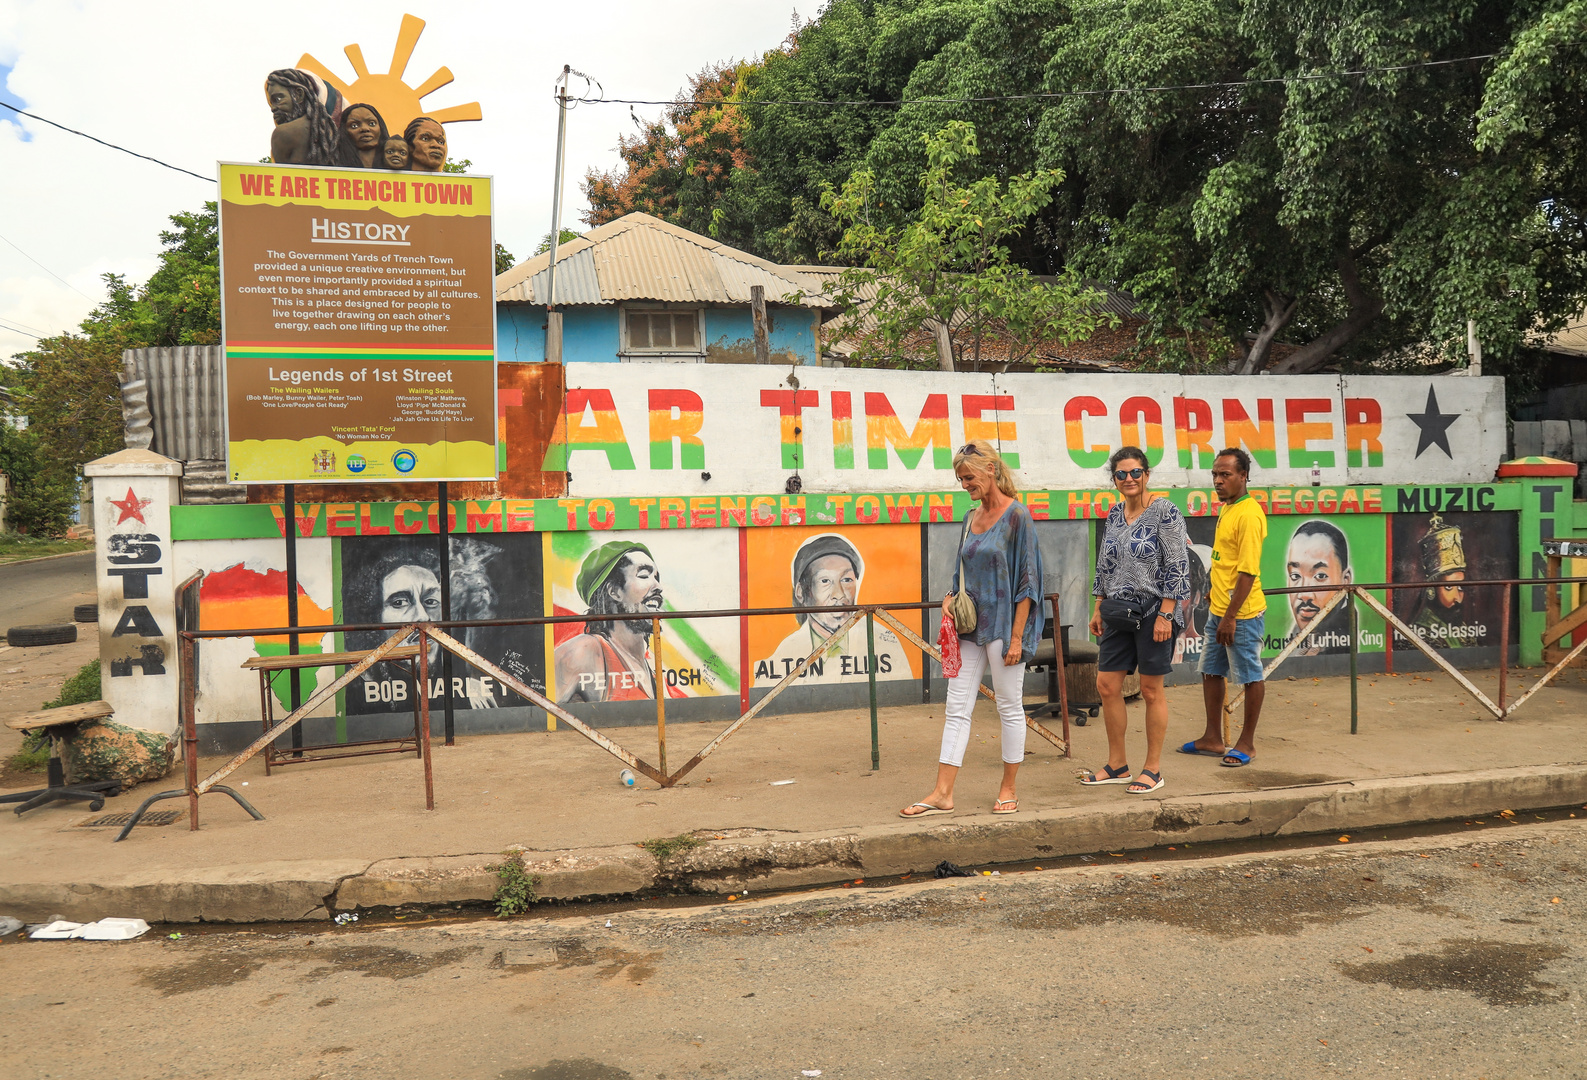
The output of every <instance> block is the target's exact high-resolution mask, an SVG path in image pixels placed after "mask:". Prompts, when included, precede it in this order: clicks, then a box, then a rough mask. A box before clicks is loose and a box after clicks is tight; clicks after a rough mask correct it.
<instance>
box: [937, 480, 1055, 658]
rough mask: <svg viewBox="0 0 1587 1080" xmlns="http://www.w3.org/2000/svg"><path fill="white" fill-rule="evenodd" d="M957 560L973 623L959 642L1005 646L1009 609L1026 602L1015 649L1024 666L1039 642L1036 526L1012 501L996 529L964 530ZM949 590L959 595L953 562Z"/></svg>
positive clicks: (1010, 625) (1011, 613)
mask: <svg viewBox="0 0 1587 1080" xmlns="http://www.w3.org/2000/svg"><path fill="white" fill-rule="evenodd" d="M974 512H975V511H973V510H972V511H971V513H974ZM963 560H964V577H965V588H966V589H968V590H969V593H970V599H972V600H974V601H975V614H976V624H975V629H974V630H972V631H971V632H970V633H968V634H964V635H962V639H963V640H964V641H968V642H972V643H975V644H978V645H990V644H991V643H992V642H994V641H1001V642H1003V643H1004V645H1005V647H1006V646H1007V642H1008V639H1009V636H1010V635H1011V634H1012V633H1013V631H1014V608H1015V607H1017V606H1018V605H1019V602H1020V601H1021V600H1029V601H1030V614H1029V615H1028V616H1026V618H1025V636H1024V637H1023V638H1021V639H1020V649H1021V651H1022V652H1023V653H1024V656H1025V661H1026V662H1028V661H1029V660H1030V658H1031V656H1033V655H1035V652H1036V643H1037V642H1039V641H1040V640H1041V628H1042V625H1043V610H1042V599H1041V584H1042V565H1041V547H1040V546H1039V545H1038V544H1037V543H1036V523H1035V522H1034V521H1032V520H1031V516H1030V511H1029V510H1027V509H1025V504H1024V503H1022V502H1019V501H1018V500H1016V501H1015V502H1014V504H1013V505H1012V506H1010V507H1009V508H1008V509H1007V510H1005V511H1003V516H1002V517H1000V518H998V519H997V523H996V524H994V525H993V526H992V527H991V528H990V529H988V530H986V532H984V533H981V534H980V535H977V534H976V533H974V532H972V531H968V530H966V532H965V534H964V547H963ZM953 591H954V592H958V591H959V566H958V564H957V563H955V564H954V567H953Z"/></svg>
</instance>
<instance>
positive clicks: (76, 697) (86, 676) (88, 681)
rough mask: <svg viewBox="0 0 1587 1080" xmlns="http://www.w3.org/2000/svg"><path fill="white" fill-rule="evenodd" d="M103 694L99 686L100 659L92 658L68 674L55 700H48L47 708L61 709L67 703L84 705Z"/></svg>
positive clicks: (96, 699) (45, 705)
mask: <svg viewBox="0 0 1587 1080" xmlns="http://www.w3.org/2000/svg"><path fill="white" fill-rule="evenodd" d="M100 696H101V693H100V686H99V661H98V660H90V661H88V663H86V664H84V665H83V666H82V667H80V668H78V669H77V672H76V673H75V674H73V675H68V676H67V677H66V681H65V682H63V683H61V692H60V694H59V695H58V696H57V697H56V698H55V700H54V701H46V702H45V703H44V707H45V708H46V709H61V708H65V707H66V706H67V705H82V704H85V703H87V702H90V701H98V700H99V698H100Z"/></svg>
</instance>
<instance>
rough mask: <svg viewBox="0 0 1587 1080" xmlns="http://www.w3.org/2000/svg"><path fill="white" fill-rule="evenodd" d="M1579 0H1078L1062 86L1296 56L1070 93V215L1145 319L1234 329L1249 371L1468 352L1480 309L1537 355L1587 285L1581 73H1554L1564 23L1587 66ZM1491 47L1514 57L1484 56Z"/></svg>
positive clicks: (1045, 157) (1514, 353)
mask: <svg viewBox="0 0 1587 1080" xmlns="http://www.w3.org/2000/svg"><path fill="white" fill-rule="evenodd" d="M1570 6H1571V5H1556V4H1547V5H1545V4H1537V3H1532V2H1514V0H1512V2H1508V3H1491V4H1481V5H1477V4H1471V5H1458V6H1450V5H1443V4H1398V3H1394V4H1391V3H1385V2H1382V0H1342V2H1341V0H1301V2H1299V3H1294V2H1285V3H1278V2H1277V0H1245V2H1244V3H1233V2H1228V0H1173V2H1169V0H1130V2H1128V3H1125V2H1124V0H1079V2H1076V3H1075V4H1074V5H1073V9H1072V10H1073V26H1072V28H1071V30H1070V31H1069V32H1067V33H1065V34H1064V35H1061V36H1060V37H1055V38H1054V41H1055V44H1056V45H1057V48H1056V49H1055V51H1054V54H1053V57H1052V61H1051V63H1050V64H1049V66H1048V72H1047V81H1046V88H1047V89H1048V90H1049V91H1053V92H1057V91H1060V90H1076V89H1078V90H1097V91H1100V90H1104V89H1112V88H1118V87H1152V86H1165V85H1186V84H1203V85H1204V84H1220V83H1233V82H1241V81H1244V80H1250V79H1269V80H1281V81H1279V82H1275V83H1267V84H1262V85H1244V86H1234V87H1230V86H1217V85H1213V86H1210V87H1208V88H1206V89H1192V90H1178V91H1171V92H1148V93H1132V94H1097V95H1095V96H1091V97H1069V98H1065V99H1063V100H1061V101H1059V102H1057V103H1056V104H1054V105H1052V106H1051V107H1049V108H1048V109H1047V110H1046V111H1045V113H1044V115H1043V117H1042V123H1041V130H1040V133H1039V146H1040V157H1039V161H1040V163H1041V164H1043V165H1047V166H1055V167H1060V168H1063V169H1064V170H1065V171H1066V172H1067V173H1068V174H1069V176H1070V177H1071V181H1072V183H1071V184H1070V185H1068V186H1066V190H1065V191H1064V193H1063V194H1062V195H1061V196H1060V198H1059V200H1058V205H1059V207H1060V209H1061V213H1060V214H1059V215H1058V217H1057V218H1056V219H1055V220H1056V221H1057V222H1059V228H1060V230H1061V231H1060V232H1059V234H1058V235H1057V236H1056V237H1055V241H1056V242H1057V243H1059V244H1060V245H1062V246H1063V247H1064V248H1065V249H1066V260H1067V261H1068V263H1069V264H1070V265H1072V266H1075V267H1077V268H1078V269H1080V270H1081V271H1082V272H1083V273H1088V274H1094V275H1096V276H1099V277H1102V278H1103V279H1105V280H1108V281H1110V282H1112V283H1115V284H1117V285H1118V286H1119V287H1121V288H1123V289H1126V290H1128V291H1130V292H1131V293H1133V294H1134V295H1135V297H1136V299H1137V301H1138V303H1139V304H1140V306H1141V308H1142V310H1143V311H1144V312H1145V313H1146V314H1147V315H1148V317H1149V321H1148V324H1147V327H1146V330H1145V331H1144V334H1143V337H1144V338H1145V339H1146V340H1148V341H1154V342H1161V343H1171V342H1172V341H1173V339H1174V338H1175V337H1176V336H1181V335H1186V334H1190V333H1194V332H1196V331H1203V332H1205V331H1207V330H1216V331H1218V332H1219V333H1221V334H1223V335H1226V336H1227V337H1228V338H1229V339H1230V340H1231V341H1232V342H1233V343H1234V346H1235V349H1234V352H1235V362H1234V365H1233V370H1236V371H1242V372H1254V371H1271V372H1275V373H1298V372H1306V371H1316V370H1320V369H1322V368H1324V367H1325V366H1341V367H1344V368H1346V369H1357V368H1361V367H1366V366H1371V367H1375V368H1376V369H1378V370H1396V369H1400V368H1405V369H1421V366H1422V365H1424V364H1425V363H1426V362H1427V361H1428V360H1429V359H1443V360H1445V361H1454V362H1459V358H1460V356H1461V354H1462V353H1463V351H1464V340H1465V332H1466V323H1467V320H1468V319H1472V320H1475V322H1476V324H1477V329H1478V334H1479V337H1480V338H1481V339H1482V341H1483V345H1484V351H1485V353H1486V354H1487V355H1488V356H1490V357H1493V358H1494V359H1496V360H1499V361H1500V362H1501V363H1503V362H1506V361H1511V362H1513V361H1514V360H1515V359H1516V358H1518V357H1520V356H1522V355H1523V350H1524V348H1525V345H1526V342H1527V340H1528V338H1529V336H1530V335H1531V334H1533V333H1534V332H1535V331H1536V330H1537V329H1539V328H1543V329H1548V328H1552V327H1556V326H1558V325H1560V324H1561V322H1562V321H1563V320H1564V319H1565V318H1567V317H1568V316H1569V315H1572V314H1574V313H1575V312H1576V311H1579V310H1580V307H1581V303H1582V299H1583V298H1584V297H1587V276H1584V271H1587V266H1584V264H1583V261H1582V259H1581V257H1580V252H1581V250H1582V229H1581V227H1580V221H1581V214H1582V209H1583V207H1584V200H1583V197H1582V196H1583V190H1582V184H1583V181H1582V170H1581V165H1582V164H1583V163H1582V161H1581V160H1580V157H1581V152H1580V150H1579V149H1577V147H1579V146H1580V136H1581V132H1580V127H1581V124H1582V120H1581V111H1580V109H1579V108H1577V107H1575V105H1574V98H1571V97H1570V90H1569V89H1567V88H1568V87H1572V86H1573V85H1574V84H1573V78H1574V76H1569V75H1566V76H1564V77H1563V78H1562V79H1557V80H1551V79H1548V78H1544V79H1542V80H1541V81H1539V78H1537V77H1535V76H1534V75H1533V72H1534V69H1535V68H1536V67H1538V66H1539V64H1540V61H1539V59H1538V58H1539V56H1540V55H1542V53H1547V52H1548V50H1549V49H1550V48H1553V49H1554V50H1555V51H1556V53H1558V52H1560V50H1562V49H1563V50H1564V51H1563V53H1561V54H1560V55H1561V59H1562V60H1566V59H1568V60H1569V61H1570V62H1569V63H1568V64H1566V65H1565V67H1567V68H1570V67H1573V66H1574V67H1577V68H1579V65H1580V53H1581V47H1580V45H1581V37H1580V36H1579V35H1576V36H1575V37H1574V39H1573V44H1571V45H1570V46H1569V48H1568V49H1567V48H1565V46H1564V43H1565V41H1566V40H1567V39H1570V38H1571V35H1570V33H1569V32H1568V31H1567V32H1563V33H1555V34H1554V37H1553V40H1554V44H1553V46H1544V45H1542V44H1541V43H1540V41H1539V38H1540V37H1541V38H1548V37H1549V30H1548V29H1547V28H1548V27H1551V26H1552V27H1556V28H1557V27H1560V26H1561V25H1562V23H1561V21H1560V19H1559V18H1557V17H1556V16H1557V15H1558V14H1559V9H1560V8H1568V7H1570ZM1567 22H1568V20H1567ZM1538 50H1542V53H1540V52H1539V51H1538ZM1491 53H1499V54H1501V56H1503V57H1505V58H1506V59H1503V60H1501V61H1500V62H1499V63H1498V64H1497V65H1495V66H1494V67H1493V70H1492V72H1491V76H1490V73H1489V72H1487V71H1485V70H1484V66H1483V64H1482V63H1481V62H1477V61H1469V60H1465V59H1463V58H1465V57H1471V56H1477V55H1482V54H1491ZM1550 55H1553V54H1550ZM1429 62H1432V66H1429ZM1349 71H1356V72H1361V73H1360V74H1355V75H1347V76H1340V75H1338V74H1336V73H1339V72H1349ZM1490 78H1491V79H1492V80H1494V82H1493V83H1492V89H1491V90H1490ZM1562 90H1563V91H1565V93H1564V96H1563V97H1560V98H1558V101H1559V102H1560V103H1564V102H1565V101H1566V100H1569V101H1570V102H1571V107H1570V108H1568V109H1565V110H1559V111H1557V112H1555V113H1554V116H1555V119H1554V120H1553V121H1548V120H1546V119H1545V118H1546V117H1547V116H1548V115H1549V110H1548V109H1546V108H1534V106H1543V105H1546V104H1547V102H1546V101H1545V100H1543V99H1546V98H1547V97H1548V96H1549V95H1550V94H1558V93H1559V92H1560V91H1562ZM1529 103H1530V104H1529ZM1534 113H1535V114H1536V115H1537V117H1538V120H1536V121H1533V120H1530V119H1528V120H1527V121H1526V123H1522V122H1521V118H1522V117H1531V116H1532V115H1533V114H1534ZM1485 117H1486V119H1485ZM1479 121H1481V122H1483V123H1484V124H1487V125H1488V127H1487V128H1486V131H1487V132H1488V134H1487V135H1486V136H1485V139H1486V141H1482V140H1479V138H1478V124H1479ZM1528 124H1531V125H1532V126H1533V127H1536V128H1537V131H1536V133H1535V134H1530V135H1529V134H1526V131H1527V129H1528ZM1539 125H1542V126H1539ZM1544 126H1546V127H1547V129H1548V135H1544ZM1510 132H1514V133H1515V136H1514V138H1513V140H1512V138H1511V137H1510V135H1509V134H1507V133H1510ZM1279 342H1284V343H1286V345H1287V348H1286V349H1284V350H1278V349H1276V348H1275V347H1274V346H1275V345H1276V344H1277V343H1279ZM1177 359H1178V361H1179V362H1180V363H1182V364H1185V365H1190V364H1192V363H1194V361H1195V358H1194V357H1192V356H1190V355H1188V354H1186V353H1184V352H1183V351H1181V354H1180V355H1179V357H1178V358H1177Z"/></svg>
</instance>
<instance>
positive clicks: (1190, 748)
mask: <svg viewBox="0 0 1587 1080" xmlns="http://www.w3.org/2000/svg"><path fill="white" fill-rule="evenodd" d="M1179 752H1180V753H1181V754H1192V755H1195V754H1201V755H1203V756H1205V757H1220V758H1221V757H1223V756H1224V755H1226V754H1227V753H1228V751H1227V750H1200V749H1197V747H1196V740H1195V739H1192V740H1190V741H1189V742H1187V743H1186V744H1185V745H1184V746H1181V747H1180V748H1179Z"/></svg>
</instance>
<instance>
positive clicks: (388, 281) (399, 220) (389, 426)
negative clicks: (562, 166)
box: [220, 163, 497, 484]
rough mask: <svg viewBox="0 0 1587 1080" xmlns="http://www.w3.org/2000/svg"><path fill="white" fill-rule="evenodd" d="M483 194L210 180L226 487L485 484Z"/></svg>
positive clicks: (373, 180) (437, 188) (350, 179)
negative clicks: (214, 193) (216, 186)
mask: <svg viewBox="0 0 1587 1080" xmlns="http://www.w3.org/2000/svg"><path fill="white" fill-rule="evenodd" d="M491 191H492V184H491V179H490V178H489V177H484V176H463V175H456V174H451V173H406V172H386V171H377V170H366V169H329V168H310V167H303V166H281V165H259V164H237V163H221V165H220V254H221V321H222V337H223V339H224V341H225V346H226V410H227V422H228V444H227V475H228V476H229V478H230V479H231V481H232V482H233V483H244V484H253V483H295V482H300V481H318V482H328V481H336V480H349V481H350V480H356V481H358V482H360V483H367V482H372V481H373V482H378V481H383V480H384V481H410V480H484V479H493V478H495V476H496V467H497V460H496V459H497V455H496V372H495V355H496V319H495V304H494V293H493V289H492V282H493V279H494V272H495V259H494V255H493V251H494V246H495V242H494V238H493V235H492V231H491Z"/></svg>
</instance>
